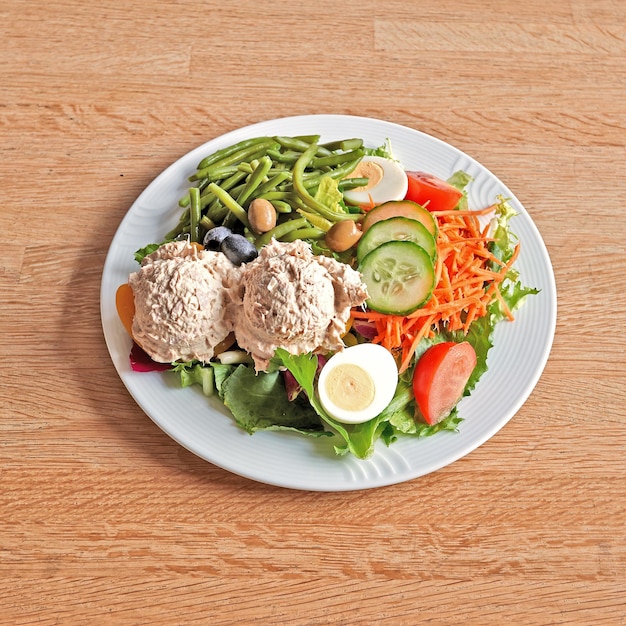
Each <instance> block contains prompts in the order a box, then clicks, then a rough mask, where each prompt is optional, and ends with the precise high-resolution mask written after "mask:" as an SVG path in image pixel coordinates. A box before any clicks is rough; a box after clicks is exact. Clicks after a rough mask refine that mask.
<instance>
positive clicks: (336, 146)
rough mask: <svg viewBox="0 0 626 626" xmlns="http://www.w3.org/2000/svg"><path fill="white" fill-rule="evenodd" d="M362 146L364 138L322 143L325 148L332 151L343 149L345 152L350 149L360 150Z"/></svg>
mask: <svg viewBox="0 0 626 626" xmlns="http://www.w3.org/2000/svg"><path fill="white" fill-rule="evenodd" d="M362 146H363V140H362V139H340V140H339V141H331V142H329V143H323V144H322V147H323V148H326V149H327V150H330V151H331V152H336V151H337V150H342V151H344V152H347V151H349V150H358V149H359V148H361V147H362Z"/></svg>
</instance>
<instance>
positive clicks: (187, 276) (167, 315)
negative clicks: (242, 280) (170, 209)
mask: <svg viewBox="0 0 626 626" xmlns="http://www.w3.org/2000/svg"><path fill="white" fill-rule="evenodd" d="M239 273H240V269H239V268H237V267H235V266H234V265H233V264H232V263H231V262H230V261H229V260H228V259H227V258H226V257H225V256H224V255H223V254H222V253H220V252H209V251H206V250H199V249H198V248H197V247H195V246H192V245H190V244H189V243H188V242H186V241H177V242H172V243H167V244H165V245H163V246H161V247H160V248H159V249H158V250H156V251H155V252H153V253H152V254H150V255H148V256H146V257H145V258H144V259H143V261H142V264H141V269H140V270H139V271H137V272H134V273H133V274H131V275H130V277H129V281H128V282H129V284H130V286H131V288H132V290H133V296H134V300H135V317H134V319H133V327H132V332H133V338H134V339H135V341H136V342H137V343H138V344H139V345H140V346H141V347H142V348H143V349H144V350H145V351H146V352H147V353H148V354H149V355H150V357H151V358H152V359H153V360H154V361H157V362H159V363H171V362H173V361H177V360H182V361H191V360H198V361H204V362H206V361H209V360H210V359H211V358H212V357H213V355H214V350H215V347H216V345H217V344H219V343H220V342H221V341H223V340H224V339H225V338H226V336H227V335H228V334H229V333H230V332H231V331H232V330H233V327H232V324H231V323H230V322H229V320H228V319H227V318H226V317H225V315H224V312H225V310H226V307H227V305H228V304H229V302H230V297H229V293H230V287H231V285H232V283H233V282H235V281H237V276H238V275H239Z"/></svg>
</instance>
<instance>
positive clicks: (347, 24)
mask: <svg viewBox="0 0 626 626" xmlns="http://www.w3.org/2000/svg"><path fill="white" fill-rule="evenodd" d="M443 4H444V5H445V9H444V8H442V3H440V2H437V1H435V0H427V1H426V2H420V3H414V4H411V3H407V2H406V0H392V1H389V2H379V1H374V0H360V1H359V2H353V1H348V2H344V3H337V2H327V1H325V0H321V1H319V2H302V1H300V0H294V1H293V2H289V3H280V2H263V1H261V2H248V1H247V0H241V1H240V2H235V3H226V2H207V3H201V2H188V1H186V0H179V1H178V2H163V1H160V0H153V1H152V2H145V1H144V0H127V1H126V2H124V3H120V2H118V1H117V0H102V1H100V2H93V1H90V0H89V1H84V2H83V1H79V0H74V1H71V0H59V1H58V2H54V3H51V2H45V3H44V2H41V1H39V0H30V1H29V2H25V1H23V0H4V1H2V2H0V32H1V36H0V59H1V61H0V155H1V157H2V158H1V160H0V180H1V185H0V206H1V209H0V245H1V249H2V255H1V257H0V332H1V346H2V347H1V350H0V354H1V358H2V375H1V378H2V383H1V386H0V416H1V427H2V440H1V443H0V523H1V539H0V555H1V558H0V572H1V574H2V575H1V577H0V616H1V617H0V621H1V622H2V623H5V624H31V623H32V624H34V623H37V624H64V625H65V624H195V623H197V624H212V625H216V624H252V623H254V624H303V625H304V624H306V625H318V624H417V623H432V624H456V623H470V624H573V623H576V624H611V625H613V624H624V623H625V620H626V539H625V522H626V513H625V507H626V486H625V478H626V471H625V465H626V447H625V441H626V409H625V408H624V405H625V404H626V391H625V390H626V380H625V376H626V357H625V354H626V290H625V279H624V276H625V274H626V243H625V242H626V219H625V218H624V204H625V198H626V183H625V182H624V181H625V180H626V100H625V97H624V96H625V93H626V27H625V26H624V24H625V23H626V4H624V3H621V2H616V1H615V0H595V1H593V2H592V1H591V0H554V1H553V2H549V3H547V2H545V1H543V0H542V1H541V2H540V1H537V0H527V1H526V2H522V3H519V2H513V1H512V0H505V1H502V2H498V3H496V2H481V1H480V0H470V1H469V2H468V1H467V0H465V1H462V2H461V1H458V0H453V1H451V2H447V3H443ZM313 113H339V114H352V115H360V116H369V117H376V118H382V119H386V120H389V121H392V122H396V123H399V124H403V125H406V126H408V127H411V128H415V129H419V130H422V131H425V132H426V133H429V134H431V135H433V136H435V137H438V138H440V139H442V140H444V141H447V142H450V143H452V144H453V145H455V146H456V147H458V148H460V149H461V150H463V151H465V152H466V153H468V154H470V155H471V156H473V157H474V158H476V159H477V160H479V161H480V162H481V163H482V164H484V165H485V166H486V167H488V168H489V169H490V170H491V171H493V172H494V173H495V174H496V175H497V176H498V177H499V178H501V179H502V180H503V181H505V182H506V184H507V185H508V186H509V187H510V188H511V189H512V190H513V191H514V193H515V194H516V195H517V197H518V198H519V199H520V200H521V201H522V203H523V204H524V206H525V207H526V208H527V210H528V211H529V213H530V215H531V216H532V219H533V220H534V222H535V223H536V225H537V226H538V228H539V230H540V232H541V234H542V236H543V238H544V240H545V242H546V245H547V248H548V250H549V253H550V256H551V259H552V263H553V266H554V270H555V275H556V281H557V287H558V296H559V309H558V323H557V331H556V336H555V339H554V344H553V349H552V353H551V356H550V359H549V361H548V364H547V366H546V369H545V371H544V374H543V376H542V377H541V379H540V381H539V383H538V385H537V386H536V388H535V390H534V392H533V393H532V395H531V396H530V398H529V399H528V401H527V402H526V403H525V405H524V406H523V407H522V408H521V409H520V410H519V412H518V413H517V415H515V417H514V418H513V419H512V420H511V421H510V422H509V423H508V424H507V425H506V426H505V427H504V428H503V429H502V430H501V431H500V432H499V433H497V435H496V436H494V437H493V438H492V439H490V440H489V441H488V442H487V443H485V444H484V445H483V446H481V447H480V448H478V449H477V450H475V451H474V452H472V453H471V454H469V455H468V456H466V457H465V458H463V459H461V460H459V461H457V462H455V463H453V464H451V465H449V466H448V467H445V468H444V469H441V470H440V471H437V472H435V473H433V474H430V475H427V476H425V477H422V478H419V479H415V480H411V481H408V482H404V483H401V484H398V485H395V486H389V487H384V488H380V489H373V490H365V491H355V492H347V493H315V492H301V491H296V490H290V489H282V488H279V487H271V486H267V485H264V484H261V483H258V482H254V481H251V480H248V479H245V478H241V477H238V476H236V475H233V474H230V473H228V472H226V471H224V470H222V469H219V468H218V467H215V466H213V465H211V464H210V463H207V462H205V461H203V460H201V459H199V458H197V457H196V456H195V455H193V454H192V453H190V452H187V451H186V450H185V449H183V448H182V447H181V446H179V445H177V444H176V443H175V442H174V441H173V440H172V439H170V438H169V437H168V436H167V435H165V434H164V433H163V432H162V431H161V430H160V429H159V428H158V427H157V426H156V425H154V424H153V423H152V422H151V420H150V419H149V418H148V417H147V416H146V415H145V414H144V413H143V412H142V410H141V409H140V408H139V407H138V406H137V404H136V403H135V402H134V401H133V399H132V398H131V397H130V395H129V394H128V392H127V391H126V389H125V387H124V386H123V384H122V383H121V381H120V379H119V377H118V375H117V373H116V371H115V369H114V367H113V365H112V363H111V360H110V358H109V354H108V352H107V348H106V346H105V343H104V338H103V333H102V328H101V322H100V315H99V287H100V279H101V272H102V267H103V262H104V259H105V255H106V253H107V250H108V247H109V245H110V243H111V239H112V237H113V235H114V233H115V231H116V229H117V227H118V225H119V223H120V221H121V219H122V218H123V216H124V215H125V213H126V211H127V210H128V208H129V207H130V205H131V204H132V202H133V201H134V200H135V198H136V197H137V196H138V194H139V193H140V192H141V191H142V190H143V189H144V188H145V187H146V186H147V185H148V184H149V183H150V182H151V180H152V179H153V178H154V177H155V176H156V175H157V174H158V173H160V172H161V171H162V170H163V169H164V168H165V167H166V166H167V165H169V164H170V163H172V162H173V161H175V160H176V159H177V158H179V157H180V156H181V155H183V154H185V153H186V152H188V151H189V150H191V149H192V148H194V147H196V146H197V145H199V144H201V143H204V142H205V141H207V140H209V139H211V138H213V137H216V136H219V135H221V134H223V133H225V132H227V131H230V130H233V129H236V128H238V127H241V126H245V125H248V124H251V123H254V122H257V121H262V120H265V119H268V118H275V117H283V116H290V115H298V114H313Z"/></svg>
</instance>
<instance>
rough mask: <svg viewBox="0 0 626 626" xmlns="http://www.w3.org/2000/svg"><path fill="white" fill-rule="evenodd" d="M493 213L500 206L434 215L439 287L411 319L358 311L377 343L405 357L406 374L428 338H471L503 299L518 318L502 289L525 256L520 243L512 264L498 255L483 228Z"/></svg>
mask: <svg viewBox="0 0 626 626" xmlns="http://www.w3.org/2000/svg"><path fill="white" fill-rule="evenodd" d="M493 210H494V207H488V208H486V209H484V210H482V211H460V210H453V211H438V212H435V211H433V215H434V216H435V217H436V218H437V222H438V226H439V229H438V233H437V262H436V265H435V285H436V286H435V289H434V290H433V293H432V296H431V297H430V299H429V300H428V301H427V302H426V304H425V305H424V306H422V307H421V308H419V309H417V310H416V311H414V312H413V313H410V314H409V315H406V316H399V315H387V314H384V313H377V312H375V311H360V310H354V311H353V312H352V315H353V318H354V319H355V320H364V321H369V322H370V323H371V324H373V325H374V326H375V332H376V335H375V337H374V338H373V340H372V341H373V342H374V343H379V344H381V345H383V346H384V347H386V348H387V349H388V350H390V351H392V352H394V353H397V354H398V355H399V360H400V368H399V369H400V372H401V373H402V372H404V371H405V370H406V369H407V368H408V367H409V365H410V363H411V359H412V358H413V355H414V354H415V350H416V349H417V346H418V344H419V342H420V341H421V340H422V339H423V338H424V337H433V336H434V335H435V334H436V333H437V332H438V331H442V330H444V329H445V330H449V331H462V332H463V333H464V334H467V332H468V330H469V327H470V325H471V323H472V322H473V321H474V320H476V319H478V318H480V317H482V316H484V315H486V314H487V311H488V307H489V305H490V304H491V303H492V302H493V301H494V299H497V300H499V302H500V304H501V306H502V310H503V311H504V314H505V316H506V317H507V318H508V319H510V320H512V319H513V315H512V313H511V311H510V310H509V308H508V307H507V305H506V303H505V301H504V299H503V298H502V295H501V293H500V284H501V283H502V281H503V280H504V279H505V277H506V274H507V272H508V271H509V269H510V268H511V266H512V264H513V263H514V262H515V260H516V259H517V257H518V255H519V249H520V248H519V242H518V243H517V245H516V247H515V249H514V252H513V255H512V256H511V258H510V259H509V260H508V261H507V262H506V263H505V262H503V261H501V260H500V259H498V258H497V257H496V256H495V255H494V254H492V252H491V251H490V250H489V244H490V243H491V241H493V240H492V239H491V238H490V237H488V230H489V226H488V225H487V226H486V227H484V228H481V226H480V222H479V220H478V217H479V216H481V215H487V214H489V213H491V212H492V211H493ZM494 268H495V269H494Z"/></svg>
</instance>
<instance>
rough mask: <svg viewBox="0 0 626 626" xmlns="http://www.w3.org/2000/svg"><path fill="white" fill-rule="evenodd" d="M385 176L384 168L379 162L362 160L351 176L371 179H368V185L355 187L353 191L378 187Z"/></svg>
mask: <svg viewBox="0 0 626 626" xmlns="http://www.w3.org/2000/svg"><path fill="white" fill-rule="evenodd" d="M383 176H384V172H383V168H382V167H381V166H380V165H379V164H378V163H374V162H373V161H361V162H360V163H359V164H358V165H357V166H356V168H355V169H354V170H353V172H352V173H351V174H350V176H349V178H368V179H369V180H368V181H367V185H363V186H362V187H355V188H354V189H353V190H352V191H367V190H368V189H371V188H372V187H376V185H378V183H380V181H381V180H382V179H383Z"/></svg>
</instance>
